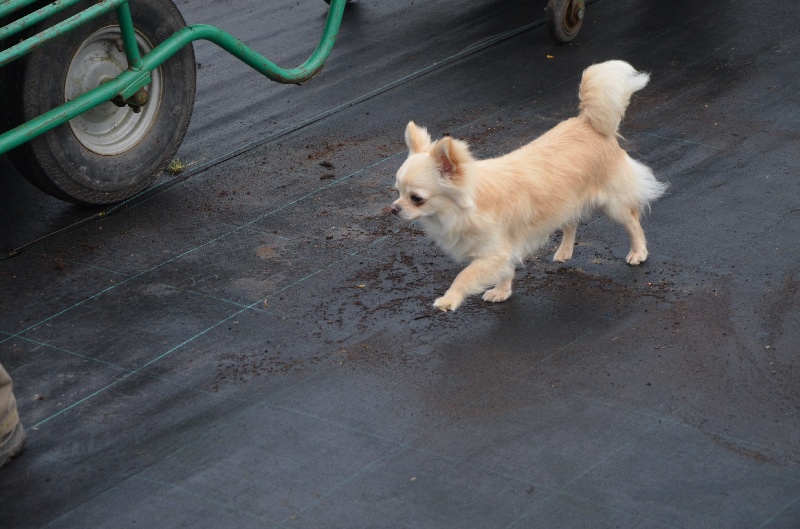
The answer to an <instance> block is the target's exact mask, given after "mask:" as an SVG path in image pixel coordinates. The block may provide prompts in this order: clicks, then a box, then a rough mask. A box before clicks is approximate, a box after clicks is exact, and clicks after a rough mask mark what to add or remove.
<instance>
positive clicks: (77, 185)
mask: <svg viewBox="0 0 800 529" xmlns="http://www.w3.org/2000/svg"><path fill="white" fill-rule="evenodd" d="M94 4H96V2H94V1H84V2H81V3H79V4H78V5H77V6H76V7H75V8H74V9H73V10H69V11H68V12H67V13H65V14H63V15H62V16H61V18H66V17H67V16H70V15H71V14H73V13H74V12H76V11H78V10H80V9H85V8H87V7H89V6H91V5H94ZM129 5H130V9H131V14H132V17H133V22H134V28H135V30H136V32H137V33H138V34H139V35H140V36H141V37H144V39H145V40H146V41H147V42H148V44H149V45H151V46H152V47H155V46H156V45H158V44H159V43H161V42H162V41H163V40H164V39H166V38H167V37H169V36H170V35H172V34H173V33H175V32H176V31H178V30H179V29H181V28H182V27H184V26H185V25H186V23H185V21H184V19H183V17H182V16H181V14H180V11H178V8H177V7H176V6H175V5H174V4H173V3H172V2H171V1H170V0H137V1H135V2H131V3H130V4H129ZM52 23H53V20H50V21H45V22H44V24H46V25H47V26H49V25H52ZM117 25H118V23H117V19H116V14H115V13H114V12H113V11H112V12H110V13H108V14H106V15H105V16H103V17H101V18H99V19H96V20H94V21H91V22H89V23H87V24H84V25H83V26H81V27H79V28H77V29H75V30H73V31H72V32H70V33H67V34H66V35H64V36H62V37H59V38H56V39H54V40H52V41H50V42H49V43H47V44H46V45H44V46H42V47H41V48H39V49H37V50H36V51H34V52H33V53H31V54H29V55H27V56H26V57H24V58H23V59H21V60H19V61H15V63H12V65H13V68H12V72H13V77H14V78H15V80H16V81H17V82H16V83H15V84H17V85H18V86H19V87H20V88H19V89H16V90H15V91H14V92H12V93H10V94H8V95H9V96H10V99H11V100H12V101H11V105H10V108H11V109H12V112H14V115H13V116H12V121H13V122H14V124H21V123H24V122H26V121H28V120H30V119H32V118H34V117H37V116H39V115H41V114H43V113H44V112H46V111H48V110H50V109H52V108H55V107H56V106H58V105H60V104H62V103H64V99H65V96H64V86H65V82H66V75H67V69H68V66H69V64H70V62H71V60H72V57H73V56H75V54H76V52H77V50H78V49H79V47H80V46H81V44H82V43H83V42H84V41H85V40H86V39H87V38H89V36H90V35H92V34H93V33H94V32H95V31H97V30H99V29H101V28H104V27H107V26H117ZM41 29H43V27H34V28H32V33H36V32H37V31H41ZM160 75H161V79H162V90H161V94H162V97H161V100H160V101H148V103H147V105H153V104H158V112H157V114H156V115H155V117H154V118H153V121H152V125H151V126H150V128H149V129H148V130H147V133H146V134H145V135H144V136H143V137H142V138H141V139H140V140H139V141H138V143H136V144H135V145H132V146H131V147H130V148H129V149H128V150H126V151H125V152H121V153H119V154H114V155H100V154H97V153H95V152H92V151H90V150H89V149H87V148H86V147H84V146H83V145H82V144H81V143H80V142H79V141H78V140H77V139H76V137H75V135H74V134H73V132H72V130H71V129H70V127H69V124H66V123H65V124H64V125H61V126H59V127H57V128H55V129H53V130H52V131H50V132H47V133H45V134H43V135H41V136H38V137H37V138H34V139H33V140H31V141H29V142H27V143H24V144H23V145H21V146H19V147H17V148H16V149H13V150H12V151H10V152H9V158H10V159H11V161H12V163H13V164H14V166H15V167H16V168H17V169H18V170H19V172H20V173H21V174H22V175H23V176H25V178H27V179H28V180H29V181H30V182H31V183H33V184H34V185H35V186H37V187H38V188H40V189H41V190H42V191H44V192H45V193H48V194H50V195H52V196H54V197H57V198H60V199H62V200H66V201H69V202H74V203H78V204H87V205H98V204H112V203H115V202H120V201H122V200H125V199H127V198H130V197H131V196H133V195H135V194H137V193H139V192H141V191H142V190H144V189H146V188H147V187H148V186H150V184H152V183H153V181H154V180H155V179H156V178H158V176H159V175H160V174H161V173H162V171H163V170H164V168H165V167H166V165H167V164H168V163H169V162H170V161H171V160H172V158H173V156H174V155H175V152H176V151H177V150H178V147H180V144H181V142H182V141H183V137H184V135H185V134H186V130H187V129H188V127H189V120H190V119H191V115H192V110H193V107H194V98H195V88H196V72H195V58H194V50H193V49H192V47H191V46H185V47H184V48H183V49H181V50H180V51H179V52H178V53H177V54H176V55H174V56H173V57H171V58H170V59H168V60H167V61H166V62H165V63H164V64H163V65H162V66H161V67H160ZM14 98H18V99H17V100H16V101H14ZM14 109H16V111H14Z"/></svg>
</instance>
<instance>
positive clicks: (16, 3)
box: [0, 0, 37, 18]
mask: <svg viewBox="0 0 800 529" xmlns="http://www.w3.org/2000/svg"><path fill="white" fill-rule="evenodd" d="M36 1H37V0H6V1H5V2H2V1H0V18H3V17H4V16H6V15H10V14H11V13H13V12H14V11H19V10H20V9H22V8H23V7H25V6H29V5H31V4H32V3H34V2H36Z"/></svg>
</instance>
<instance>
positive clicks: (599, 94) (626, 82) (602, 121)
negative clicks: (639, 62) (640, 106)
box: [579, 61, 650, 136]
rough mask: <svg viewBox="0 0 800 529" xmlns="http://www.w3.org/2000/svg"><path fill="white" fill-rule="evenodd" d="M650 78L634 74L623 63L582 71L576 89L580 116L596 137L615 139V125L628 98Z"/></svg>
mask: <svg viewBox="0 0 800 529" xmlns="http://www.w3.org/2000/svg"><path fill="white" fill-rule="evenodd" d="M649 80H650V76H649V75H648V74H646V73H641V72H637V71H636V70H635V69H634V68H633V66H631V65H630V64H628V63H627V62H625V61H607V62H603V63H600V64H594V65H592V66H589V67H588V68H586V69H585V70H584V71H583V78H582V79H581V89H580V93H579V96H580V100H581V104H580V107H579V108H580V111H581V113H580V115H581V116H584V117H586V119H588V120H589V123H591V124H592V127H594V129H595V130H596V131H597V132H599V133H600V134H605V135H607V136H616V135H618V132H617V131H618V130H619V122H620V121H622V116H624V115H625V109H626V108H628V103H629V102H630V100H631V94H633V93H634V92H636V91H637V90H641V89H642V88H644V87H645V85H647V82H648V81H649Z"/></svg>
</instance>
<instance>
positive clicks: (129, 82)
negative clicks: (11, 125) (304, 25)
mask: <svg viewBox="0 0 800 529" xmlns="http://www.w3.org/2000/svg"><path fill="white" fill-rule="evenodd" d="M108 1H115V0H108ZM116 1H117V2H118V3H122V2H125V1H126V0H116ZM345 2H346V0H331V7H330V10H329V11H328V18H327V20H326V22H325V29H324V30H323V33H322V38H321V39H320V41H319V44H318V45H317V47H316V49H315V50H314V52H313V53H312V54H311V56H310V57H309V58H308V59H307V60H306V61H305V62H304V63H303V64H301V65H300V66H298V67H296V68H290V69H284V68H281V67H280V66H277V65H276V64H275V63H273V62H272V61H270V60H268V59H266V58H265V57H263V56H262V55H260V54H258V53H256V52H255V51H253V50H252V49H251V48H249V47H248V46H246V45H244V44H243V43H242V42H241V41H239V40H237V39H236V38H234V37H233V36H231V35H230V34H229V33H227V32H225V31H222V30H221V29H218V28H215V27H213V26H208V25H205V24H197V25H193V26H188V27H185V28H183V29H181V30H180V31H177V32H176V33H175V34H173V35H171V36H170V37H168V38H167V39H166V40H164V41H163V42H162V43H161V44H159V45H158V46H156V47H155V48H153V49H152V50H151V51H150V52H149V53H148V54H147V55H145V56H144V57H142V58H141V67H140V68H130V69H128V70H126V71H124V72H122V73H121V74H120V75H118V76H117V77H116V78H115V79H113V80H111V81H109V82H107V83H104V84H102V85H100V86H98V87H97V88H95V89H93V90H90V91H89V92H86V93H85V94H83V95H81V96H79V97H77V98H75V99H73V100H72V101H68V102H67V103H64V104H63V105H61V106H59V107H57V108H55V109H53V110H50V111H48V112H45V113H44V114H42V115H41V116H38V117H37V118H34V119H32V120H30V121H28V122H26V123H24V124H22V125H20V126H18V127H17V128H15V129H12V130H10V131H8V132H6V133H4V134H0V154H2V153H4V152H7V151H9V150H11V149H13V148H14V147H17V146H19V145H21V144H23V143H25V142H26V141H29V140H31V139H33V138H35V137H36V136H38V135H40V134H43V133H45V132H47V131H49V130H52V129H54V128H55V127H57V126H59V125H62V124H64V123H66V122H67V121H69V120H70V119H72V118H74V117H76V116H78V115H79V114H82V113H83V112H85V111H87V110H90V109H92V108H94V107H96V106H97V105H99V104H101V103H104V102H106V101H109V100H111V99H112V98H113V97H114V96H116V95H117V94H120V93H122V92H124V91H127V92H130V91H135V90H138V89H139V88H141V87H142V86H145V85H146V84H147V82H148V78H149V76H148V72H151V71H153V70H155V69H156V68H158V67H159V66H161V64H163V63H164V62H165V61H166V60H167V59H169V58H170V57H172V56H173V55H175V53H176V52H177V51H178V50H180V49H181V48H183V46H186V45H188V44H190V43H191V42H194V41H196V40H208V41H211V42H213V43H214V44H217V45H218V46H220V47H222V48H223V49H225V50H227V51H228V52H230V53H231V54H233V55H234V56H236V57H237V58H238V59H240V60H242V61H243V62H245V63H246V64H248V65H249V66H251V67H252V68H254V69H256V70H257V71H258V72H260V73H262V74H263V75H265V76H267V77H268V78H270V79H272V80H273V81H277V82H279V83H286V84H301V83H303V82H305V81H308V80H309V79H311V78H312V77H314V75H316V74H317V72H319V70H320V69H322V66H323V65H324V64H325V60H326V59H327V58H328V56H329V55H330V53H331V50H332V49H333V45H334V42H335V40H336V34H337V33H338V31H339V27H340V25H341V22H342V15H343V14H344V5H345ZM115 6H116V4H115ZM0 64H1V63H0Z"/></svg>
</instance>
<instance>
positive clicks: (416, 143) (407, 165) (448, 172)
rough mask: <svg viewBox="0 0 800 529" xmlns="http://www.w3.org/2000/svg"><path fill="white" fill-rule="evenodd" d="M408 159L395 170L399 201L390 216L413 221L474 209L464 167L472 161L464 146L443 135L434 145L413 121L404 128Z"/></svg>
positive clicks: (395, 202) (458, 141) (466, 147)
mask: <svg viewBox="0 0 800 529" xmlns="http://www.w3.org/2000/svg"><path fill="white" fill-rule="evenodd" d="M406 145H407V146H408V158H407V159H406V161H405V162H404V163H403V165H402V166H400V169H398V171H397V177H396V181H395V189H397V191H398V193H400V198H398V199H397V200H395V201H394V203H393V204H392V213H394V214H395V215H399V216H400V217H402V218H403V219H405V220H415V219H418V218H421V217H430V216H436V215H440V214H444V213H446V212H448V211H452V210H453V208H457V209H467V208H472V207H474V203H473V201H472V198H471V190H470V188H469V182H468V174H467V165H468V164H469V163H470V162H472V161H473V158H472V155H471V154H470V152H469V147H468V146H467V144H466V143H464V142H463V141H460V140H455V139H453V138H451V137H449V136H445V137H443V138H442V139H440V140H437V141H435V142H432V141H431V136H430V134H428V131H427V130H426V129H425V128H424V127H418V126H416V125H415V124H414V122H413V121H410V122H409V123H408V126H407V127H406Z"/></svg>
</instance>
